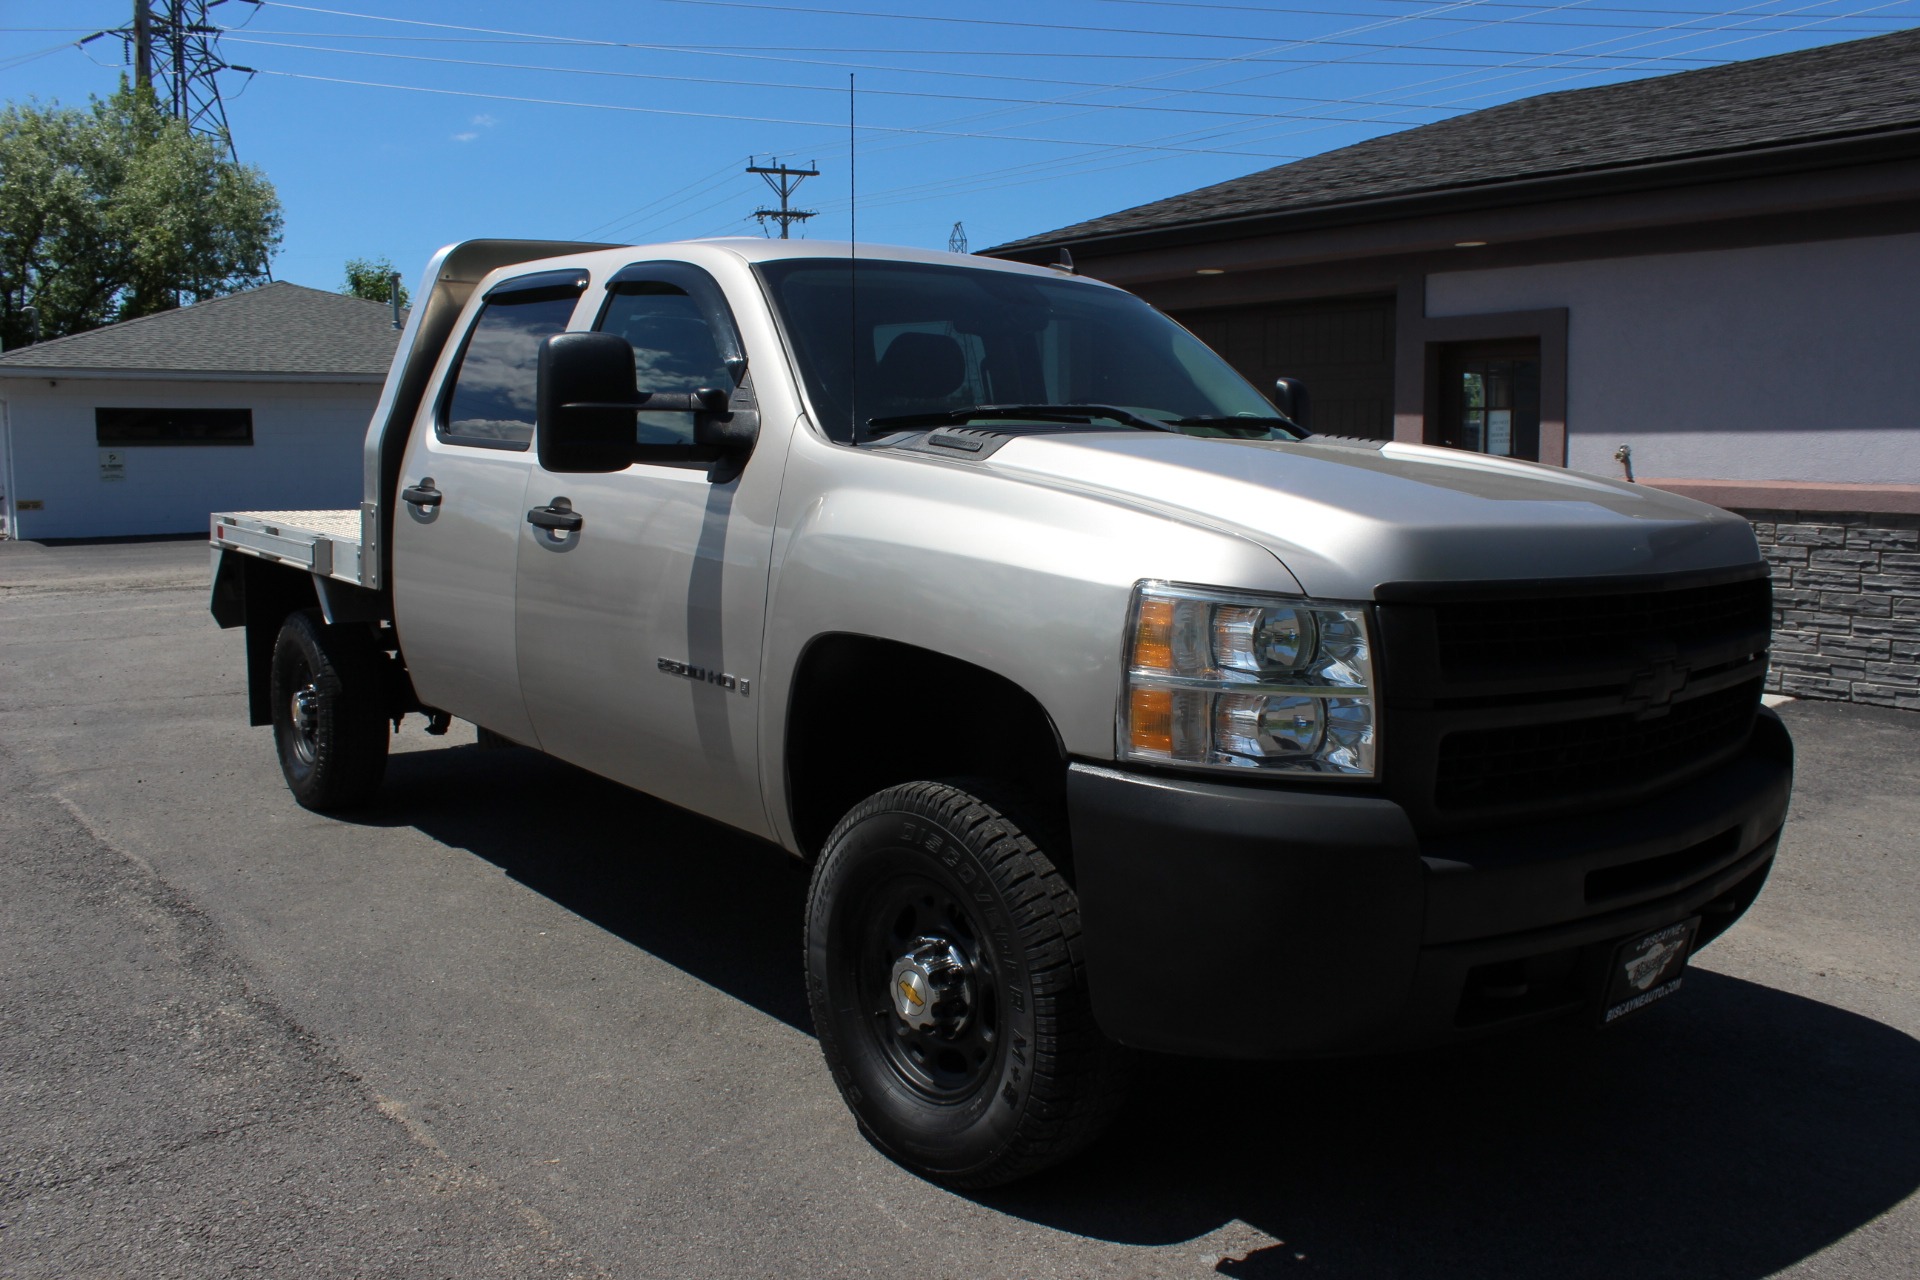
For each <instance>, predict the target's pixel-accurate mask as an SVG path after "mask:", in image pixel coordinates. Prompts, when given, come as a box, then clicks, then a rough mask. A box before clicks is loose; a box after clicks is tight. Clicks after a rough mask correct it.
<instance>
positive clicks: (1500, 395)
mask: <svg viewBox="0 0 1920 1280" xmlns="http://www.w3.org/2000/svg"><path fill="white" fill-rule="evenodd" d="M1440 443H1441V444H1443V445H1446V446H1448V447H1449V448H1453V449H1466V450H1468V451H1470V452H1473V453H1487V454H1493V455H1494V456H1496V457H1501V458H1525V459H1527V460H1529V461H1533V462H1538V461H1539V460H1540V343H1539V341H1538V340H1537V339H1533V340H1527V341H1520V342H1471V343H1469V342H1462V343H1454V344H1451V345H1449V346H1447V347H1446V348H1445V349H1443V350H1442V351H1441V353H1440Z"/></svg>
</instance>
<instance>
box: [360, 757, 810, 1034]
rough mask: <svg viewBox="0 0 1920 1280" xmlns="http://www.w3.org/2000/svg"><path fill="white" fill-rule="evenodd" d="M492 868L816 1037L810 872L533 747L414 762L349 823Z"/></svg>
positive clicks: (399, 762)
mask: <svg viewBox="0 0 1920 1280" xmlns="http://www.w3.org/2000/svg"><path fill="white" fill-rule="evenodd" d="M353 818H354V819H355V820H357V821H360V822H363V823H368V824H371V825H379V826H407V827H415V828H417V829H418V830H420V831H422V832H424V833H425V834H427V835H429V836H432V837H433V838H434V839H435V840H438V841H440V842H441V843H442V844H445V845H448V846H451V847H453V848H457V849H465V850H467V851H468V852H470V853H472V854H474V855H476V856H478V857H480V858H484V859H485V860H486V861H488V862H491V863H492V864H494V865H495V866H497V867H499V868H500V869H501V870H502V871H503V872H505V873H506V874H507V875H509V876H511V877H513V878H514V879H515V880H517V881H519V882H520V883H521V884H524V885H526V886H527V887H528V888H529V889H532V890H533V891H534V892H535V893H538V894H541V895H543V896H545V897H547V898H550V899H552V900H553V901H554V902H557V903H559V904H560V905H561V906H563V907H565V908H566V909H567V910H569V911H571V912H573V913H574V914H575V915H577V916H580V917H581V918H582V919H584V920H588V921H591V922H592V923H593V924H595V925H598V926H599V927H600V928H602V929H605V930H606V931H607V932H609V933H611V934H614V935H615V936H617V937H619V938H621V939H623V940H625V941H627V942H630V943H632V944H633V945H634V946H636V947H639V948H641V949H642V950H644V951H646V952H648V953H649V954H650V955H653V956H655V957H657V958H658V959H661V960H664V961H666V962H667V963H668V964H671V965H674V966H675V967H676V968H679V969H682V970H684V971H686V972H687V973H690V974H692V975H693V976H694V977H696V978H699V979H700V980H701V981H702V982H705V983H707V984H708V985H710V986H714V987H717V988H719V989H720V990H722V991H725V992H726V993H727V994H728V995H730V996H733V997H734V998H735V999H737V1000H740V1001H743V1002H744V1003H746V1004H749V1005H751V1006H753V1007H754V1008H756V1009H758V1010H759V1011H760V1012H762V1013H764V1014H766V1015H767V1016H768V1017H771V1018H777V1019H778V1020H779V1021H781V1022H784V1023H786V1024H787V1025H789V1026H791V1027H794V1028H796V1029H798V1030H800V1031H804V1032H806V1033H807V1034H808V1035H811V1034H812V1033H813V1023H812V1020H811V1018H810V1017H809V1016H808V1013H807V994H806V986H805V983H804V981H803V980H802V977H801V971H800V925H801V921H802V920H803V919H804V917H805V912H806V900H807V877H806V870H805V868H804V867H802V866H801V864H800V863H799V862H797V861H796V860H795V859H794V858H792V857H791V856H790V855H789V854H788V853H787V852H786V851H785V850H783V849H780V848H778V847H776V846H774V845H771V844H767V843H765V842H763V841H760V840H755V839H753V838H752V837H750V836H745V835H742V834H740V833H739V832H737V831H733V830H730V829H728V828H726V827H722V826H720V825H719V824H717V823H713V822H709V821H707V820H706V819H704V818H701V817H698V816H696V815H694V814H692V813H689V812H687V811H686V810H684V809H676V808H675V807H673V806H672V805H670V804H667V803H665V802H663V801H660V800H655V799H653V798H652V797H650V796H644V795H641V794H640V793H639V792H637V791H631V790H629V789H627V788H626V787H623V786H620V785H619V784H618V783H614V782H608V781H607V780H606V779H604V778H598V777H595V776H594V775H593V774H590V773H588V772H586V771H585V770H583V769H576V768H574V767H572V766H571V765H568V764H565V763H562V762H561V761H559V760H555V759H553V758H552V757H550V756H543V755H541V754H540V753H538V752H536V751H531V750H527V749H524V748H517V747H515V748H506V749H502V750H481V749H480V748H477V747H471V746H468V747H451V748H446V749H441V750H431V751H408V752H404V753H401V754H397V755H395V756H393V757H392V758H391V759H390V760H389V762H388V769H387V781H386V785H385V787H384V788H383V790H382V802H381V804H380V805H379V806H378V807H376V808H373V809H370V810H368V811H366V812H364V813H357V814H354V815H353Z"/></svg>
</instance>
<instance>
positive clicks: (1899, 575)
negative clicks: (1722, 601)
mask: <svg viewBox="0 0 1920 1280" xmlns="http://www.w3.org/2000/svg"><path fill="white" fill-rule="evenodd" d="M1740 514H1741V515H1743V516H1745V517H1747V519H1749V520H1751V521H1752V522H1753V532H1754V535H1755V536H1756V537H1757V538H1759V540H1760V550H1761V551H1762V553H1764V554H1765V555H1766V557H1767V559H1768V560H1770V561H1771V562H1772V563H1773V626H1774V630H1773V667H1772V670H1771V671H1770V672H1769V673H1768V675H1767V689H1768V691H1769V692H1773V693H1784V694H1787V695H1789V696H1791V697H1796V698H1823V699H1826V700H1828V701H1833V702H1862V703H1870V704H1872V705H1874V706H1879V707H1902V708H1905V709H1907V710H1914V711H1920V515H1890V514H1866V515H1860V514H1847V513H1841V512H1832V511H1741V512H1740Z"/></svg>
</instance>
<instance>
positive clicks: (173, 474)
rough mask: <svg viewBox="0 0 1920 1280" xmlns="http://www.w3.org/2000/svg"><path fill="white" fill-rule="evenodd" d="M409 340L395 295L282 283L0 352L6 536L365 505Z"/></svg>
mask: <svg viewBox="0 0 1920 1280" xmlns="http://www.w3.org/2000/svg"><path fill="white" fill-rule="evenodd" d="M399 338H400V333H399V330H398V329H397V328H396V327H395V324H394V314H393V312H392V310H391V309H390V308H389V307H388V306H386V305H385V304H382V303H375V302H366V301H363V300H361V299H358V298H352V297H347V296H344V295H341V294H336V293H327V292H325V291H323V290H319V289H309V288H305V287H303V286H301V285H296V284H286V283H274V284H268V285H264V286H262V287H260V288H258V289H251V290H248V291H246V292H244V293H235V294H229V295H227V296H225V297H220V298H212V299H209V300H207V301H205V302H199V303H195V304H194V305H192V306H189V307H181V308H178V309H177V310H173V311H163V312H160V313H158V314H156V315H150V316H142V317H141V318H139V319H137V320H127V321H123V322H122V323H120V324H112V325H107V326H105V327H104V328H100V329H93V330H89V331H88V332H86V333H77V334H72V335H70V336H68V337H64V338H56V339H53V340H52V341H49V342H42V343H37V344H35V345H33V346H29V347H22V348H19V349H16V350H13V351H7V352H4V353H0V492H3V493H4V498H0V520H3V521H4V524H3V525H0V533H5V534H6V535H8V536H12V537H28V538H74V537H111V536H124V535H138V534H165V533H186V532H192V531H194V530H198V529H204V528H205V527H206V522H207V513H208V512H209V511H212V510H215V509H218V508H231V507H248V508H260V507H271V508H276V509H283V510H286V509H302V508H314V507H350V506H353V505H354V504H355V503H356V502H358V500H359V492H360V466H361V445H362V442H363V440H364V438H365V434H366V429H367V421H368V419H369V417H370V416H371V415H372V412H373V407H374V402H375V401H376V400H377V399H378V397H379V393H380V386H381V383H382V382H383V381H384V380H385V378H386V373H387V366H388V365H389V364H391V363H392V361H393V353H394V349H395V348H396V346H397V345H398V343H399Z"/></svg>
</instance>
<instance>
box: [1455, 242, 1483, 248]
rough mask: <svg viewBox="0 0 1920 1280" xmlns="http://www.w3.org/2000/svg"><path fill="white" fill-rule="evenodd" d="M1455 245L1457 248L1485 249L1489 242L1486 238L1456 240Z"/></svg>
mask: <svg viewBox="0 0 1920 1280" xmlns="http://www.w3.org/2000/svg"><path fill="white" fill-rule="evenodd" d="M1453 247H1454V248H1456V249H1484V248H1486V247H1487V242H1486V241H1485V240H1455V241H1454V242H1453Z"/></svg>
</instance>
